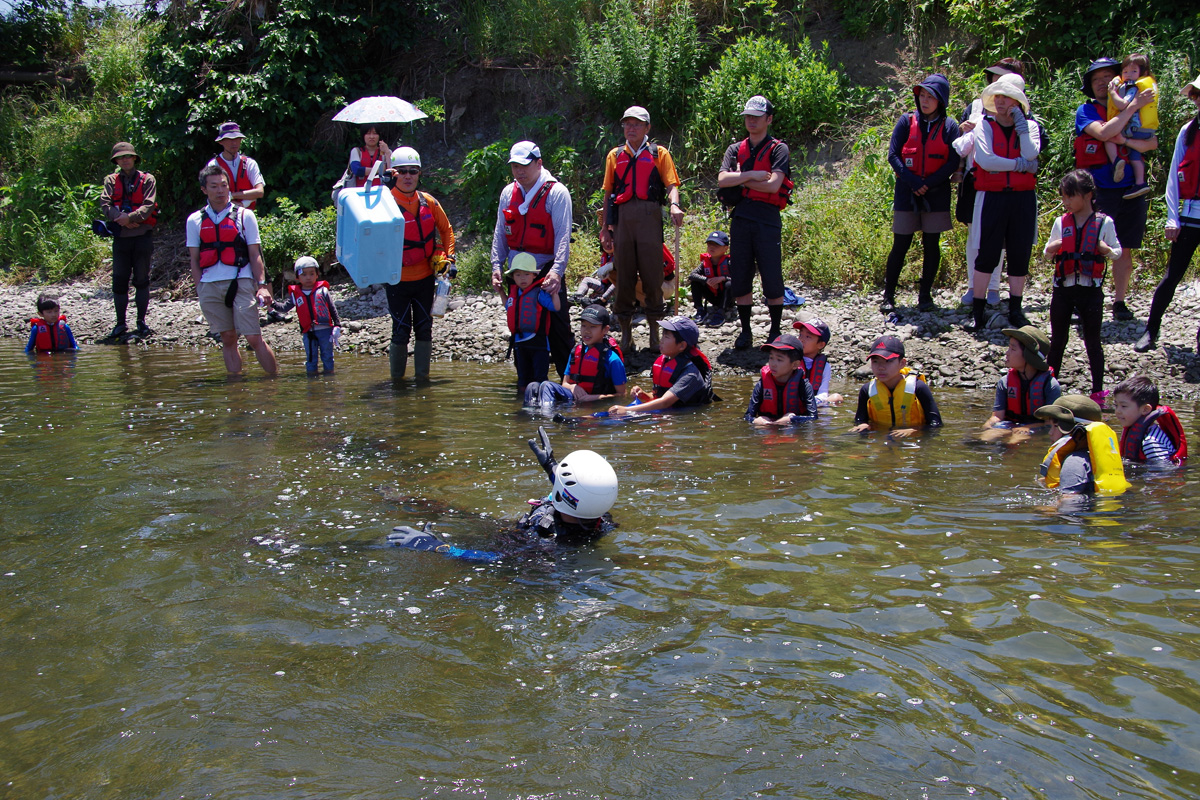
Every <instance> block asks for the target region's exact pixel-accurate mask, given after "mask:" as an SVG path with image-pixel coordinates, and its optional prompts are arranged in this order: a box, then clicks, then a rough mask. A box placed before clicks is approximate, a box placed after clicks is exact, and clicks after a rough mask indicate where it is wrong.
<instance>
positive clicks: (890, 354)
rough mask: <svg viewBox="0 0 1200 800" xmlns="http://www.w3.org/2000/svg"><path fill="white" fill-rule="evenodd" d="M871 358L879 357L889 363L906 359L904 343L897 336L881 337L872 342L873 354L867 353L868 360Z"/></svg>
mask: <svg viewBox="0 0 1200 800" xmlns="http://www.w3.org/2000/svg"><path fill="white" fill-rule="evenodd" d="M871 356H879V357H881V358H883V359H884V360H888V361H890V360H891V359H893V358H904V342H902V341H900V339H899V338H897V337H895V336H880V337H879V338H878V339H876V340H875V341H873V342H871V352H869V353H867V358H870V357H871Z"/></svg>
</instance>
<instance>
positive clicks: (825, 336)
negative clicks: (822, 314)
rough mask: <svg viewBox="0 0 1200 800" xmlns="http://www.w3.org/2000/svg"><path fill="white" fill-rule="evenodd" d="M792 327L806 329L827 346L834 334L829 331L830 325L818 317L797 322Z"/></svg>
mask: <svg viewBox="0 0 1200 800" xmlns="http://www.w3.org/2000/svg"><path fill="white" fill-rule="evenodd" d="M792 327H793V328H796V329H800V328H804V329H806V330H807V331H808V332H809V333H811V334H812V335H813V336H816V337H817V338H818V339H820V340H821V341H822V342H825V343H826V344H828V343H829V339H830V338H831V337H832V336H833V333H832V332H831V331H830V330H829V325H828V323H826V322H825V321H823V320H821V319H819V318H817V317H813V318H812V319H807V320H803V321H801V320H796V321H795V322H793V323H792Z"/></svg>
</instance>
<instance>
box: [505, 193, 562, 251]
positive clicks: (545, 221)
mask: <svg viewBox="0 0 1200 800" xmlns="http://www.w3.org/2000/svg"><path fill="white" fill-rule="evenodd" d="M554 184H555V181H546V182H545V183H543V184H542V188H541V189H538V193H537V194H536V195H534V197H533V202H531V203H530V204H529V210H528V211H526V212H525V213H524V214H522V213H521V203H522V202H524V200H525V192H524V190H523V189H521V184H519V183H514V184H513V191H512V198H511V199H510V200H509V202H508V208H506V209H504V237H505V240H506V241H507V242H508V249H509V250H520V251H521V252H523V253H535V254H538V255H553V253H554V220H553V219H551V217H550V212H549V211H547V210H546V195H548V194H549V193H550V188H551V187H552V186H554Z"/></svg>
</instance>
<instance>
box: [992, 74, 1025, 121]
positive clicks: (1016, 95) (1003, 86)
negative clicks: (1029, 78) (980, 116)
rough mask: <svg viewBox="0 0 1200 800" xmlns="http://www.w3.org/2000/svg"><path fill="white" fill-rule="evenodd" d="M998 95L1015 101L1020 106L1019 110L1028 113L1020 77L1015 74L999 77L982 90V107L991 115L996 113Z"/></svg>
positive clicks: (1023, 85)
mask: <svg viewBox="0 0 1200 800" xmlns="http://www.w3.org/2000/svg"><path fill="white" fill-rule="evenodd" d="M998 94H1002V95H1004V96H1005V97H1011V98H1012V99H1013V100H1016V101H1017V102H1018V103H1020V104H1021V110H1022V111H1024V112H1025V113H1026V114H1028V113H1029V98H1028V97H1026V96H1025V79H1024V78H1022V77H1021V76H1020V75H1017V74H1016V73H1013V74H1012V75H1001V76H1000V77H999V78H997V79H996V80H995V81H993V82H992V83H990V84H988V87H987V88H986V89H984V90H983V95H982V99H983V107H984V109H985V110H987V111H989V112H991V113H992V114H995V113H996V95H998Z"/></svg>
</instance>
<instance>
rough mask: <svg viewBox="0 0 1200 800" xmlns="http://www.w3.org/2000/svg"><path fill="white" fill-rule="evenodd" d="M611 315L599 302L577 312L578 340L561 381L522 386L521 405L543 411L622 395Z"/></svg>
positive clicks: (622, 367)
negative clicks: (523, 395) (536, 407)
mask: <svg viewBox="0 0 1200 800" xmlns="http://www.w3.org/2000/svg"><path fill="white" fill-rule="evenodd" d="M611 327H612V316H611V315H610V314H609V313H608V309H607V308H605V307H604V306H602V305H590V306H588V307H587V308H585V309H584V310H583V311H582V312H581V313H580V315H579V343H578V344H576V345H575V349H574V350H572V351H571V357H570V359H569V360H568V361H567V374H566V375H565V376H564V377H563V382H562V383H561V384H558V383H554V382H553V381H549V380H547V381H541V382H540V383H539V382H537V381H533V382H531V383H530V384H529V385H528V386H526V387H525V405H526V406H530V407H533V406H541V407H542V408H545V409H547V410H549V409H552V408H553V407H554V406H555V405H557V404H558V403H564V404H567V405H570V404H572V403H594V402H597V401H600V400H616V399H620V398H622V397H624V396H625V381H626V378H625V362H624V361H623V360H622V358H623V353H621V348H620V347H619V346H618V345H617V342H616V340H615V339H613V338H611V337H610V336H609V330H610V328H611Z"/></svg>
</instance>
